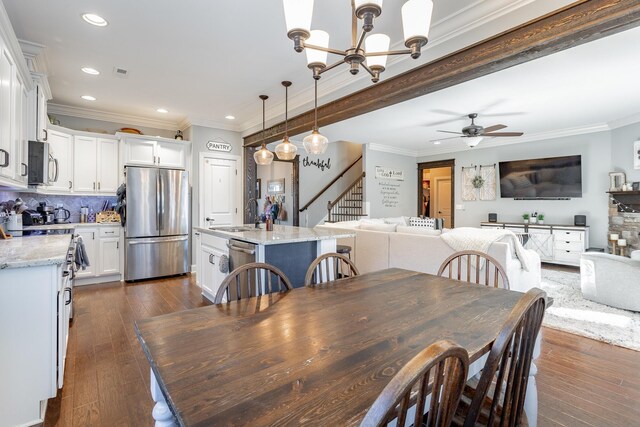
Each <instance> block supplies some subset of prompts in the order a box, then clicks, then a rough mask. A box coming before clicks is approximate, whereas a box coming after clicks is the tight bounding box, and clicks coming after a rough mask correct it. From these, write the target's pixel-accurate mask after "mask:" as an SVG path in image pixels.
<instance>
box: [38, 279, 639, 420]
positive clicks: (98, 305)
mask: <svg viewBox="0 0 640 427" xmlns="http://www.w3.org/2000/svg"><path fill="white" fill-rule="evenodd" d="M74 304H75V305H74V308H75V310H76V311H75V319H74V321H73V324H72V326H71V329H70V336H69V351H68V355H67V368H66V372H65V386H64V388H63V389H62V391H61V392H60V393H58V396H57V397H56V398H55V399H52V400H50V401H49V408H48V410H47V418H46V420H45V426H56V425H57V426H152V425H153V420H152V418H151V409H152V406H153V405H152V400H151V394H150V392H149V365H148V363H147V360H146V358H145V356H144V354H143V353H142V350H141V347H140V345H139V343H138V341H137V339H136V337H135V334H134V331H133V321H134V320H136V319H141V318H145V317H150V316H157V315H160V314H166V313H171V312H174V311H179V310H185V309H189V308H196V307H201V306H204V305H208V304H209V302H208V301H207V300H205V299H204V298H203V297H202V296H201V295H200V292H199V288H198V287H197V286H196V285H195V283H192V279H190V278H188V277H182V278H174V279H163V280H156V281H152V282H142V283H137V284H126V285H125V284H121V283H108V284H102V285H91V286H85V287H78V288H76V290H75V300H74ZM536 363H537V366H538V368H539V371H538V377H537V381H538V391H539V401H540V413H539V421H538V423H539V425H540V426H547V425H564V426H576V425H589V426H598V427H600V426H631V425H638V420H640V352H635V351H632V350H627V349H624V348H620V347H615V346H612V345H608V344H604V343H602V342H599V341H594V340H590V339H587V338H582V337H579V336H576V335H572V334H567V333H564V332H560V331H556V330H553V329H547V328H543V331H542V355H541V357H540V358H539V359H538V360H537V362H536Z"/></svg>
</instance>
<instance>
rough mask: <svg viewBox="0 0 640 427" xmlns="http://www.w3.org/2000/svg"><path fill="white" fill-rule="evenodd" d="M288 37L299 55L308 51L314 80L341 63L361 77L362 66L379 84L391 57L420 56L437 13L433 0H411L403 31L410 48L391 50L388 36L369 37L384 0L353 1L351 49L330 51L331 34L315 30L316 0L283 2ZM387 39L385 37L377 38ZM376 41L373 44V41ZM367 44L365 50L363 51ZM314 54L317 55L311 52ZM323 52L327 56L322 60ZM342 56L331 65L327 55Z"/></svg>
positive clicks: (286, 0)
mask: <svg viewBox="0 0 640 427" xmlns="http://www.w3.org/2000/svg"><path fill="white" fill-rule="evenodd" d="M282 3H283V6H284V14H285V20H286V24H287V36H288V37H289V38H290V39H291V40H293V48H294V50H295V51H296V52H302V51H303V50H306V51H307V62H308V67H309V68H311V70H312V71H313V77H314V78H315V79H319V78H320V75H321V74H322V73H324V72H325V71H329V70H331V69H333V68H335V67H337V66H338V65H340V64H343V63H345V64H347V65H349V67H350V70H349V71H350V72H351V74H353V75H355V74H358V72H359V71H360V66H362V68H364V69H365V70H366V71H367V72H368V73H369V74H370V75H371V80H372V81H373V82H374V83H376V82H378V81H379V80H380V73H381V72H383V71H384V69H385V66H386V61H387V56H388V55H410V56H411V57H412V58H413V59H417V58H419V57H420V54H421V50H422V47H423V46H424V45H426V44H427V41H428V40H429V39H428V37H429V27H430V25H431V16H432V13H433V1H432V0H409V1H407V2H406V3H405V4H404V5H403V6H402V28H403V31H404V45H405V46H406V47H407V49H404V50H396V51H389V44H390V43H389V41H390V39H389V37H388V36H385V35H384V34H375V35H370V36H368V34H369V33H370V32H371V31H372V30H373V21H374V20H375V18H377V17H379V16H380V14H381V13H382V0H352V1H351V11H352V13H351V46H350V47H349V48H348V49H345V50H338V49H331V48H329V34H327V33H326V32H324V31H319V30H313V31H311V19H312V15H313V0H283V2H282ZM358 20H362V21H363V22H362V32H361V33H360V35H359V36H358ZM377 36H384V37H377ZM371 38H374V40H372V41H371V42H369V39H371ZM363 44H364V48H363ZM309 51H313V53H311V54H310V53H309ZM320 52H323V53H324V56H322V57H320V56H319V54H320ZM329 53H332V54H334V55H339V56H342V57H343V58H342V59H340V60H339V61H338V62H336V63H334V64H332V65H329V66H327V54H329Z"/></svg>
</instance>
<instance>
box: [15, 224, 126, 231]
mask: <svg viewBox="0 0 640 427" xmlns="http://www.w3.org/2000/svg"><path fill="white" fill-rule="evenodd" d="M105 226H112V227H113V226H118V227H119V226H120V223H119V222H102V223H99V222H70V223H68V224H46V225H25V226H24V229H25V230H68V229H70V228H78V227H105Z"/></svg>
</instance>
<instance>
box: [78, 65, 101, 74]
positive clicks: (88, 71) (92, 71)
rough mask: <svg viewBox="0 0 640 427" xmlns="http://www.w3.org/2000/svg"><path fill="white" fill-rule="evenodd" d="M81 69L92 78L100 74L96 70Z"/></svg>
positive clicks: (89, 68)
mask: <svg viewBox="0 0 640 427" xmlns="http://www.w3.org/2000/svg"><path fill="white" fill-rule="evenodd" d="M81 69H82V71H83V72H85V73H87V74H91V75H92V76H97V75H98V74H100V71H98V70H96V69H95V68H91V67H82V68H81Z"/></svg>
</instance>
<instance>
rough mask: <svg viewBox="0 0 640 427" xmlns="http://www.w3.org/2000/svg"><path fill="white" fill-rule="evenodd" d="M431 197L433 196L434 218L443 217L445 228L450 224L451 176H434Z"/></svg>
mask: <svg viewBox="0 0 640 427" xmlns="http://www.w3.org/2000/svg"><path fill="white" fill-rule="evenodd" d="M433 187H434V188H433V191H432V192H431V197H432V198H434V199H435V200H434V206H433V208H434V212H435V215H434V216H435V217H436V218H444V225H445V227H447V228H450V227H451V226H452V224H451V209H452V206H451V178H449V177H446V178H445V177H442V178H435V179H434V183H433Z"/></svg>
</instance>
